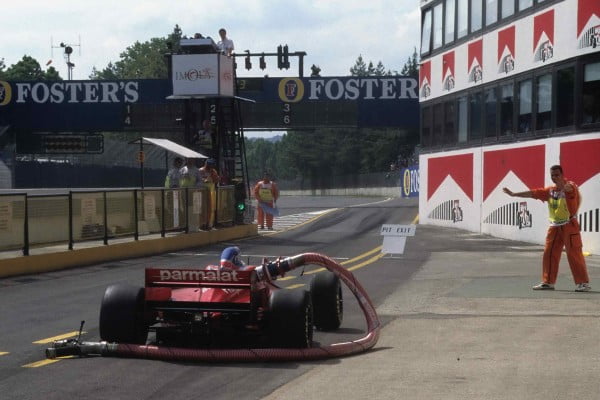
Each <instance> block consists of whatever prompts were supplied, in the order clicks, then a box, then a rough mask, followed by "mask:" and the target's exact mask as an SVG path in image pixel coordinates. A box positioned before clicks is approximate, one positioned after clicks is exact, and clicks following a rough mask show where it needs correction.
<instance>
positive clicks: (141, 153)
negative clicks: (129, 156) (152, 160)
mask: <svg viewBox="0 0 600 400" xmlns="http://www.w3.org/2000/svg"><path fill="white" fill-rule="evenodd" d="M138 156H139V157H140V187H141V188H142V189H143V188H144V139H142V138H140V154H138Z"/></svg>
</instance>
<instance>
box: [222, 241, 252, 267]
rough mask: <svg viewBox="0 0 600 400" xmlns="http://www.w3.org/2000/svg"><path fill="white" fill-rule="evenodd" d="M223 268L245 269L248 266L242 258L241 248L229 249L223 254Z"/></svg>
mask: <svg viewBox="0 0 600 400" xmlns="http://www.w3.org/2000/svg"><path fill="white" fill-rule="evenodd" d="M221 267H225V268H231V269H244V268H245V267H246V264H244V262H243V261H242V259H241V258H240V248H239V247H237V246H232V247H227V248H226V249H225V250H223V252H222V253H221Z"/></svg>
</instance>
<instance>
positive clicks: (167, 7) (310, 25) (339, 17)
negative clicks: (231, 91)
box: [0, 0, 420, 79]
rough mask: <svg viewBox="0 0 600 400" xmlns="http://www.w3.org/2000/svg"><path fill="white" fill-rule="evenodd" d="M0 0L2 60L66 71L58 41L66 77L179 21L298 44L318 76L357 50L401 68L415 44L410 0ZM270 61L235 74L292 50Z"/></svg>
mask: <svg viewBox="0 0 600 400" xmlns="http://www.w3.org/2000/svg"><path fill="white" fill-rule="evenodd" d="M3 3H5V4H2V35H1V37H0V59H4V63H5V64H6V66H7V67H9V66H10V65H12V64H15V63H16V62H18V61H19V60H21V59H22V58H23V56H24V55H28V56H31V57H33V58H34V59H36V60H37V61H38V62H39V63H40V65H41V66H42V68H43V69H46V68H48V67H47V65H46V64H47V63H48V62H50V61H51V63H50V64H49V65H51V66H53V67H54V68H56V69H57V70H58V72H59V73H60V75H61V77H62V78H63V79H66V78H67V67H66V62H65V58H64V49H63V48H61V47H60V43H61V42H62V43H65V44H68V45H71V46H72V47H73V54H71V62H72V63H74V64H75V68H74V69H73V79H89V75H90V74H91V72H92V68H93V67H96V69H98V70H102V69H104V68H105V67H106V66H107V65H108V63H109V62H116V61H118V60H119V56H120V54H121V53H122V52H123V51H125V50H126V49H127V47H129V46H131V45H132V44H134V43H135V42H136V41H139V42H142V43H143V42H146V41H148V40H150V39H151V38H153V37H166V36H167V35H168V34H169V33H171V32H173V28H174V27H175V25H176V24H178V25H179V26H180V27H181V29H182V31H183V34H184V35H187V36H193V34H194V33H196V32H199V33H202V34H203V35H204V36H210V37H212V38H213V39H214V40H215V42H216V41H218V38H219V35H218V30H219V28H225V29H226V30H227V32H228V37H229V38H230V39H232V40H233V42H234V45H235V52H236V53H243V52H244V51H245V50H250V51H251V52H252V53H260V52H276V51H277V46H278V45H280V44H282V45H285V44H287V45H288V47H289V50H290V52H295V51H305V52H306V53H307V55H306V57H305V58H304V75H305V76H309V75H310V66H311V65H313V64H314V65H317V66H319V67H320V68H321V76H346V75H349V74H350V73H349V69H350V68H351V67H352V66H353V65H354V64H355V62H356V60H357V58H358V56H359V55H362V57H363V59H364V60H365V61H366V62H369V61H372V62H373V64H374V65H376V64H377V63H378V62H379V61H381V62H382V63H383V65H384V66H385V68H386V70H387V69H391V70H398V71H399V70H401V69H402V67H403V66H404V63H405V62H406V61H407V59H408V58H409V57H410V56H411V55H412V53H413V50H414V48H415V47H418V45H419V31H420V27H419V25H420V23H419V19H420V12H419V0H369V1H365V0H229V1H222V2H214V1H203V0H196V1H188V0H168V1H167V0H120V1H115V0H102V1H99V0H84V1H82V0H79V1H72V0H71V1H68V0H52V1H48V0H21V1H8V0H5V1H4V2H3ZM290 62H291V67H290V69H289V70H287V71H286V70H278V69H277V68H276V59H275V58H271V59H269V58H267V69H265V70H264V71H263V70H261V69H259V68H258V59H253V69H252V70H250V71H247V70H245V69H244V64H243V60H239V61H238V69H237V76H238V77H257V76H264V75H267V74H268V75H269V76H271V77H287V76H297V74H298V64H297V59H295V58H290Z"/></svg>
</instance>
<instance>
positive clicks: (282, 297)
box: [269, 289, 313, 348]
mask: <svg viewBox="0 0 600 400" xmlns="http://www.w3.org/2000/svg"><path fill="white" fill-rule="evenodd" d="M269 306H270V307H269V308H270V313H269V314H270V316H269V327H270V329H269V330H270V339H271V340H270V342H271V344H272V345H274V346H276V347H293V348H307V347H310V346H311V345H312V339H313V314H312V302H311V299H310V293H309V292H307V291H305V290H287V289H282V290H277V291H274V292H272V293H271V297H270V299H269Z"/></svg>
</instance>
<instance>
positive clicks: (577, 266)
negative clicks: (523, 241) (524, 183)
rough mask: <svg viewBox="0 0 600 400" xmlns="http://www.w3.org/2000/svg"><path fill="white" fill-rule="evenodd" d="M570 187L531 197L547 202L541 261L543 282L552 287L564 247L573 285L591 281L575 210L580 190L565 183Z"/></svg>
mask: <svg viewBox="0 0 600 400" xmlns="http://www.w3.org/2000/svg"><path fill="white" fill-rule="evenodd" d="M567 183H569V184H571V185H572V186H573V190H572V191H571V193H566V192H564V191H562V190H558V188H557V187H556V186H548V187H546V188H539V189H533V190H532V191H531V192H532V193H533V198H534V199H538V200H541V201H546V202H547V203H548V211H549V219H550V226H549V227H548V233H547V234H546V245H545V248H544V259H543V262H542V266H543V269H542V282H545V283H549V284H552V285H553V284H555V283H556V278H557V276H558V264H559V262H560V256H561V254H562V250H563V247H564V248H565V249H566V251H567V260H568V261H569V266H570V267H571V273H572V274H573V280H574V281H575V284H580V283H588V282H589V281H590V279H589V277H588V273H587V267H586V265H585V258H584V257H583V252H582V248H583V243H582V241H581V233H580V228H579V221H578V220H577V210H578V209H579V203H580V202H581V198H580V195H579V188H577V186H576V185H575V183H573V182H571V181H568V182H567Z"/></svg>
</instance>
